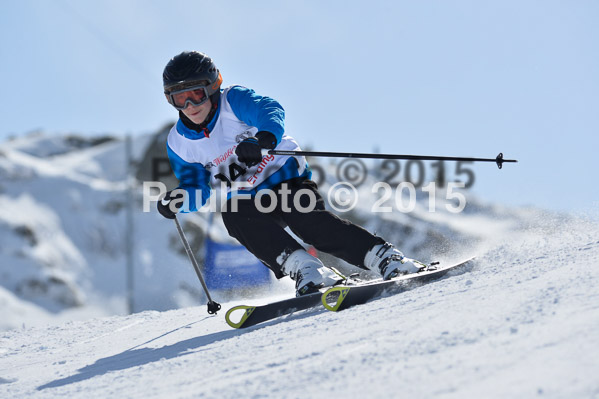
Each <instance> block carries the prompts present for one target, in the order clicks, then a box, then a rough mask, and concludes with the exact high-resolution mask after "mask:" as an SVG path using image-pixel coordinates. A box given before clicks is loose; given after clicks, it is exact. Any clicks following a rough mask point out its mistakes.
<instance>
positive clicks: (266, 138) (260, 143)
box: [235, 130, 277, 168]
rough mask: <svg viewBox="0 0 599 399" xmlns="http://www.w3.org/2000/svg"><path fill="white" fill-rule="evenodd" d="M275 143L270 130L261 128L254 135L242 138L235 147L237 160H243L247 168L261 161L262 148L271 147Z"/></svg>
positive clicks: (275, 139) (274, 145) (273, 146)
mask: <svg viewBox="0 0 599 399" xmlns="http://www.w3.org/2000/svg"><path fill="white" fill-rule="evenodd" d="M276 145H277V138H276V137H275V135H274V134H272V133H271V132H267V131H266V130H261V131H259V132H258V133H256V136H254V137H248V138H247V139H245V140H243V141H242V142H241V143H239V145H238V146H237V148H236V149H235V154H236V155H237V159H239V162H243V163H244V164H246V165H247V166H248V167H249V168H251V167H252V166H254V165H258V164H259V163H260V162H262V149H263V148H266V149H269V150H271V149H273V148H275V147H276Z"/></svg>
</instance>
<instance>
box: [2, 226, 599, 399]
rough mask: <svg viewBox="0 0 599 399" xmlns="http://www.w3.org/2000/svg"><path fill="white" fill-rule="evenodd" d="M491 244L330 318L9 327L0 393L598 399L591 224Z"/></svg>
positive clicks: (203, 317)
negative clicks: (455, 268) (445, 272)
mask: <svg viewBox="0 0 599 399" xmlns="http://www.w3.org/2000/svg"><path fill="white" fill-rule="evenodd" d="M498 242H500V244H497V245H494V246H493V248H489V249H488V250H487V251H485V252H484V253H480V254H479V258H478V260H477V262H476V265H475V267H474V269H473V270H472V271H470V272H468V273H463V274H458V275H454V276H450V277H447V278H444V279H442V280H440V281H437V282H434V283H430V284H427V285H424V286H421V287H418V288H415V289H412V290H410V291H407V292H404V293H402V294H398V295H393V296H389V297H385V298H382V299H379V300H375V301H372V302H369V303H367V304H365V305H360V306H357V307H354V308H351V309H348V310H345V311H342V312H339V313H332V312H328V311H325V310H323V309H316V310H311V311H305V312H300V313H298V314H295V315H291V316H288V317H284V318H281V319H277V320H273V321H270V322H266V323H263V324H262V325H258V326H255V327H250V328H248V329H245V330H232V329H230V328H229V327H228V326H227V325H226V323H225V322H224V318H223V314H224V312H221V313H219V314H218V315H216V316H209V315H207V313H206V311H205V306H199V307H188V308H182V309H177V310H170V311H165V312H156V311H146V312H142V313H138V314H134V315H130V316H112V317H107V318H97V319H93V320H86V321H77V322H68V323H66V324H63V325H60V326H54V327H46V328H35V327H31V328H25V329H16V330H11V331H7V332H5V333H3V334H2V335H0V348H1V349H0V378H1V380H0V396H1V397H11V398H24V397H30V396H35V397H40V398H54V397H86V398H94V397H129V398H191V397H206V398H216V397H218V398H234V397H252V398H263V397H264V398H295V397H330V396H331V395H334V396H338V397H368V398H369V397H385V396H390V397H435V398H464V397H485V398H488V397H496V398H506V397H507V398H510V397H512V398H521V397H550V398H565V397H568V398H572V397H576V398H596V397H599V379H597V378H596V376H597V375H598V374H599V362H597V360H596V359H597V358H596V354H597V353H598V352H599V334H598V333H597V331H599V293H598V291H597V289H596V287H597V284H598V283H599V269H598V268H597V266H596V265H597V262H598V260H599V228H598V226H597V225H596V224H595V222H589V221H585V220H582V219H576V218H566V217H556V218H549V217H546V218H543V219H539V220H537V221H536V224H535V225H534V226H529V227H528V228H527V229H524V230H521V231H516V232H513V234H510V235H505V236H503V237H501V240H498ZM234 303H235V304H237V303H238V301H235V302H234ZM234 303H226V304H223V310H226V309H228V308H229V307H231V306H233V304H234Z"/></svg>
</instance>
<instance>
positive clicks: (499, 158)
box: [262, 149, 518, 169]
mask: <svg viewBox="0 0 599 399" xmlns="http://www.w3.org/2000/svg"><path fill="white" fill-rule="evenodd" d="M262 155H263V156H265V155H291V156H305V157H330V158H371V159H415V160H421V161H473V162H495V163H496V164H497V167H499V169H501V167H502V166H503V163H504V162H518V161H517V160H515V159H504V158H503V153H499V155H497V157H495V158H470V157H440V156H432V155H399V154H361V153H353V152H321V151H287V150H266V149H263V150H262Z"/></svg>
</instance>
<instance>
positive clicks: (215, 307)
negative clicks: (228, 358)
mask: <svg viewBox="0 0 599 399" xmlns="http://www.w3.org/2000/svg"><path fill="white" fill-rule="evenodd" d="M175 225H176V226H177V231H178V232H179V237H181V241H182V242H183V246H184V247H185V252H187V256H188V257H189V260H190V261H191V264H192V265H193V268H194V269H195V271H196V274H197V275H198V278H199V279H200V283H202V287H203V288H204V292H205V293H206V297H208V314H216V312H218V311H219V310H220V303H216V302H214V301H213V300H212V298H211V297H210V293H209V292H208V287H207V286H206V282H205V281H204V277H202V271H201V270H200V266H198V262H197V261H196V258H195V256H194V255H193V252H192V251H191V247H190V246H189V242H188V241H187V238H186V237H185V233H184V232H183V229H182V228H181V225H180V224H179V219H177V215H175Z"/></svg>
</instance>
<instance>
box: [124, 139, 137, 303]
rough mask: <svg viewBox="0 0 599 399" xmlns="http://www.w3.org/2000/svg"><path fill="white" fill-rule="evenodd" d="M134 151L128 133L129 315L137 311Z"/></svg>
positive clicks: (126, 143)
mask: <svg viewBox="0 0 599 399" xmlns="http://www.w3.org/2000/svg"><path fill="white" fill-rule="evenodd" d="M132 154H133V149H132V143H131V134H129V133H127V135H126V136H125V160H126V165H125V167H126V169H125V170H126V172H127V173H126V182H127V188H126V199H125V218H126V219H125V246H126V248H125V253H126V259H127V265H126V266H127V278H126V281H127V310H128V312H129V314H132V313H133V312H134V311H135V302H134V288H135V285H134V282H133V278H134V277H133V276H134V259H133V253H134V252H135V251H134V245H135V244H134V239H133V234H134V225H133V205H134V204H133V201H134V198H135V197H134V195H133V190H134V178H133V173H132V170H131V167H132V164H133V155H132Z"/></svg>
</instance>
